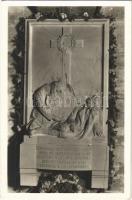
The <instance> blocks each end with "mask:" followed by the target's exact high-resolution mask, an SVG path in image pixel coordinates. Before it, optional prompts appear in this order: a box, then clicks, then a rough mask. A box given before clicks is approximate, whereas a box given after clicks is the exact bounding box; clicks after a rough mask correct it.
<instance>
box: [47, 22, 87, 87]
mask: <svg viewBox="0 0 132 200" xmlns="http://www.w3.org/2000/svg"><path fill="white" fill-rule="evenodd" d="M61 31H62V32H61V35H60V36H59V37H58V38H57V39H55V40H50V48H58V50H59V51H60V52H61V64H62V68H61V69H62V81H63V82H64V79H65V75H67V79H68V82H69V83H71V64H72V63H71V58H72V50H73V49H74V48H83V47H84V40H76V39H75V38H74V36H73V34H72V27H66V26H64V27H62V29H61ZM66 69H68V74H67V73H66V71H67V70H66Z"/></svg>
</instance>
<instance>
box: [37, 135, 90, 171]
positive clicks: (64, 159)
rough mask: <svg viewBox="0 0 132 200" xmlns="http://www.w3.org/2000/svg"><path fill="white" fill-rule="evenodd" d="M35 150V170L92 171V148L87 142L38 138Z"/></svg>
mask: <svg viewBox="0 0 132 200" xmlns="http://www.w3.org/2000/svg"><path fill="white" fill-rule="evenodd" d="M42 140H43V141H42ZM36 148H37V169H52V170H83V171H84V170H86V171H88V170H91V169H92V146H91V145H90V144H89V143H88V141H84V140H83V141H81V140H80V141H78V140H67V139H58V138H50V139H49V138H47V137H44V138H41V137H39V139H38V144H37V147H36Z"/></svg>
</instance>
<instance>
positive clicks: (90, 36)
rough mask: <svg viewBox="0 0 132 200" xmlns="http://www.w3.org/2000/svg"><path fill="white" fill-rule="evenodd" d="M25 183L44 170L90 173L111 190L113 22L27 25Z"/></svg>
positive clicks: (100, 185)
mask: <svg viewBox="0 0 132 200" xmlns="http://www.w3.org/2000/svg"><path fill="white" fill-rule="evenodd" d="M25 34H26V44H25V46H26V48H25V49H26V55H25V89H24V94H25V101H24V124H25V125H26V129H27V133H28V134H27V135H25V136H24V140H23V143H22V144H21V148H20V184H21V185H23V186H26V185H29V186H36V185H37V182H38V178H39V176H40V173H41V171H42V170H65V171H91V176H92V177H91V188H104V189H107V188H108V171H109V147H108V127H107V115H108V67H109V66H108V63H109V52H108V49H109V42H108V41H109V20H106V19H99V20H97V19H96V20H94V19H91V20H89V21H86V22H84V21H83V20H75V21H74V22H67V21H65V22H61V23H60V22H59V21H57V20H45V21H36V20H26V33H25Z"/></svg>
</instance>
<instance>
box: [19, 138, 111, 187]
mask: <svg viewBox="0 0 132 200" xmlns="http://www.w3.org/2000/svg"><path fill="white" fill-rule="evenodd" d="M108 150H109V149H108V146H107V145H106V143H105V142H98V143H97V140H94V139H92V138H91V139H88V140H87V139H85V140H69V139H60V138H56V137H53V136H33V137H32V138H28V137H27V136H26V137H25V138H24V143H23V144H21V150H20V184H21V185H23V186H26V185H27V186H36V185H37V183H38V179H39V175H40V170H46V169H48V170H59V171H60V170H65V171H92V179H91V180H92V181H91V188H106V189H107V188H108V163H109V151H108Z"/></svg>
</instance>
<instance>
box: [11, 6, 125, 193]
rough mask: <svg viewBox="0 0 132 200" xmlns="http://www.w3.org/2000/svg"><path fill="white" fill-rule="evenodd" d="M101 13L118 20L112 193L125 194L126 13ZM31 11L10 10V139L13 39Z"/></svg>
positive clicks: (118, 10)
mask: <svg viewBox="0 0 132 200" xmlns="http://www.w3.org/2000/svg"><path fill="white" fill-rule="evenodd" d="M101 12H102V13H103V14H104V15H105V16H110V15H112V16H114V17H115V18H116V22H115V23H116V30H115V35H116V38H117V67H116V69H115V73H116V91H117V94H118V99H117V101H116V107H117V108H118V116H117V124H118V127H117V128H116V131H117V136H116V139H115V143H116V146H115V149H114V155H115V156H114V169H113V173H114V174H116V176H114V178H113V179H114V181H113V183H112V188H111V191H115V192H116V191H118V192H119V191H121V192H123V187H124V186H123V180H124V179H123V174H124V144H123V142H124V13H123V8H119V7H117V8H112V7H109V8H108V7H102V9H101ZM30 14H31V13H30V11H29V9H28V8H26V7H18V8H17V9H15V8H13V7H12V8H10V9H9V70H8V72H9V73H8V76H9V77H8V80H9V138H11V136H13V135H14V134H15V133H14V131H13V130H12V126H13V122H12V118H11V116H10V113H11V112H13V111H14V106H13V104H12V98H13V96H12V94H13V92H14V90H15V88H14V83H13V82H12V75H15V73H16V71H15V68H14V65H13V64H12V62H13V60H12V57H11V52H12V50H13V49H14V48H15V46H13V44H12V39H13V37H15V35H16V30H15V26H16V25H17V23H18V20H19V17H20V16H21V17H26V16H28V15H30Z"/></svg>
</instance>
